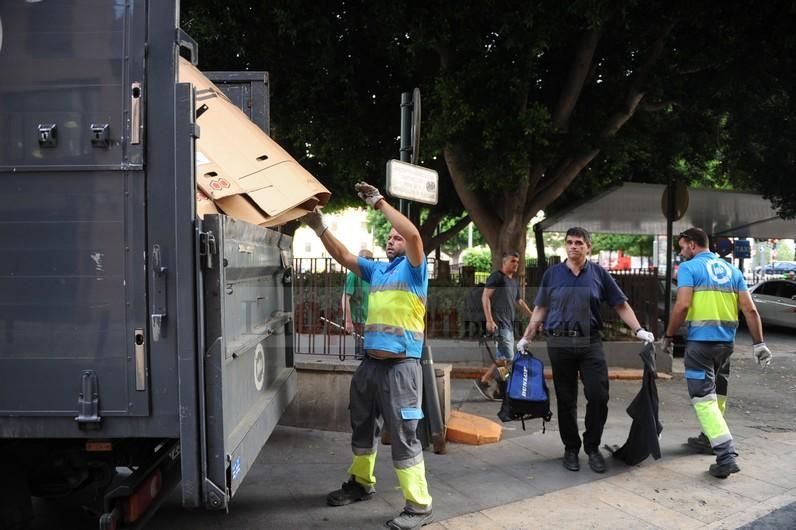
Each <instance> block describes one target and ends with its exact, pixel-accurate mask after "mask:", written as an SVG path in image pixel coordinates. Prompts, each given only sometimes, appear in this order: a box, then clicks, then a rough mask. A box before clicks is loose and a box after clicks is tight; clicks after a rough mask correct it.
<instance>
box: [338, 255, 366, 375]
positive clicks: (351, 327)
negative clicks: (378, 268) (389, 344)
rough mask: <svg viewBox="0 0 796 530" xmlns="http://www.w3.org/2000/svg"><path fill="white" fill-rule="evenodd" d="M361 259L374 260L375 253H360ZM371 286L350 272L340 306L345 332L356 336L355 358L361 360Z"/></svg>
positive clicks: (347, 274)
mask: <svg viewBox="0 0 796 530" xmlns="http://www.w3.org/2000/svg"><path fill="white" fill-rule="evenodd" d="M359 257H360V258H365V259H367V260H372V259H373V252H371V251H370V250H368V249H362V250H360V251H359ZM369 293H370V284H369V283H368V282H366V281H365V280H363V279H362V278H360V277H359V276H357V275H356V274H354V273H353V272H351V271H348V272H347V273H346V275H345V287H344V288H343V297H342V299H341V300H340V305H341V307H342V310H343V315H344V317H345V332H346V333H348V334H349V335H351V334H356V335H355V336H354V358H355V359H358V360H361V359H362V358H363V357H364V344H363V337H364V334H365V321H366V320H367V318H368V294H369Z"/></svg>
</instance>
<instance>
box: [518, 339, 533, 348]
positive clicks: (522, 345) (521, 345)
mask: <svg viewBox="0 0 796 530" xmlns="http://www.w3.org/2000/svg"><path fill="white" fill-rule="evenodd" d="M528 344H530V341H529V340H528V339H526V338H525V337H522V338H521V339H520V340H518V341H517V351H525V348H526V346H528Z"/></svg>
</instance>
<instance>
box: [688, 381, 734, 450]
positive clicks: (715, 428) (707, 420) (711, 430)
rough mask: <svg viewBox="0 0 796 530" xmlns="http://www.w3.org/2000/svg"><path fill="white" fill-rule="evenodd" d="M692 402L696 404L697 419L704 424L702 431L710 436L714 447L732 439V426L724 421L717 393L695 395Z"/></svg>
mask: <svg viewBox="0 0 796 530" xmlns="http://www.w3.org/2000/svg"><path fill="white" fill-rule="evenodd" d="M691 403H692V404H693V405H694V410H695V411H696V415H697V419H699V424H700V425H701V426H702V432H703V433H705V436H707V437H708V439H709V440H710V445H711V446H712V447H716V446H717V445H719V444H721V443H724V442H726V441H728V440H732V435H731V434H730V428H729V427H727V422H726V421H724V416H723V415H722V413H721V409H720V408H719V403H718V400H717V399H716V394H709V395H707V396H705V397H695V398H693V399H691Z"/></svg>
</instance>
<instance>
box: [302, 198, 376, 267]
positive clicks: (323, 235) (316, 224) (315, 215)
mask: <svg viewBox="0 0 796 530" xmlns="http://www.w3.org/2000/svg"><path fill="white" fill-rule="evenodd" d="M301 221H302V222H303V223H304V224H306V225H307V226H309V227H310V228H312V229H313V230H314V231H315V234H316V235H317V236H318V237H319V238H320V239H321V243H323V246H324V248H325V249H326V251H327V252H328V253H329V254H330V255H331V256H332V258H334V260H335V261H336V262H337V263H339V264H340V265H342V266H343V267H345V268H346V269H348V270H350V271H351V272H353V273H354V274H356V275H357V276H362V272H361V271H360V270H359V262H358V259H357V256H356V255H354V254H353V253H351V252H350V251H349V250H348V249H347V248H346V246H345V245H343V244H342V243H341V242H340V240H339V239H337V238H336V237H334V234H332V232H331V230H329V225H328V224H327V223H326V220H325V219H324V217H323V214H322V213H321V212H319V211H318V210H315V211H313V212H310V213H308V214H307V215H305V216H304V217H302V218H301Z"/></svg>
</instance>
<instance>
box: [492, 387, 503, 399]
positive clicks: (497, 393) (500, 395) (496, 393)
mask: <svg viewBox="0 0 796 530" xmlns="http://www.w3.org/2000/svg"><path fill="white" fill-rule="evenodd" d="M492 399H493V400H495V401H503V391H502V390H501V389H500V387H497V388H496V389H495V391H494V392H492Z"/></svg>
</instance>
